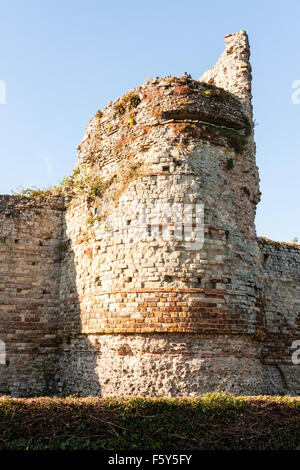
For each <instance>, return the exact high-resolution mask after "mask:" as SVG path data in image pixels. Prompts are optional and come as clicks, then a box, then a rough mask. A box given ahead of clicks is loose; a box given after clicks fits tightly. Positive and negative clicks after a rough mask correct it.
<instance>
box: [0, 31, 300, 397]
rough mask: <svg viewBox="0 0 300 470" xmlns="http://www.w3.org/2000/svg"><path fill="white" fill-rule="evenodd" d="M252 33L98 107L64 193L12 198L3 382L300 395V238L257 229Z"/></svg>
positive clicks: (4, 237) (41, 387)
mask: <svg viewBox="0 0 300 470" xmlns="http://www.w3.org/2000/svg"><path fill="white" fill-rule="evenodd" d="M249 56H250V50H249V44H248V39H247V35H246V33H245V32H243V31H242V32H239V33H236V34H234V35H228V36H227V37H226V50H225V52H224V54H223V55H222V56H221V58H220V60H219V61H218V62H217V64H216V66H214V67H212V69H210V70H209V71H208V72H207V73H206V74H204V76H203V77H202V79H201V81H197V80H193V79H192V78H191V77H190V76H189V75H187V74H185V75H184V76H182V77H165V78H157V79H154V80H152V79H150V80H148V81H147V82H146V83H145V84H144V85H141V86H140V87H137V88H136V89H133V90H131V91H130V92H128V93H126V94H125V95H124V96H122V97H121V98H119V99H118V100H116V101H115V102H114V103H110V104H109V105H108V106H107V108H105V109H104V110H102V111H99V112H98V113H97V114H96V116H95V117H93V118H92V119H91V121H90V122H89V124H88V126H87V128H86V133H85V136H84V138H83V140H82V142H81V143H80V145H79V147H78V162H77V165H76V169H75V171H74V173H73V175H72V176H71V177H70V178H69V179H68V180H67V182H66V183H65V186H64V188H63V195H62V196H60V197H58V196H57V197H55V196H52V197H50V196H47V197H43V198H34V199H26V198H17V197H10V196H3V197H1V199H0V216H1V221H2V223H1V226H0V228H1V233H0V274H1V283H0V297H1V303H0V340H3V341H5V343H6V345H7V364H2V365H0V384H1V385H0V392H1V393H11V394H13V395H23V396H24V395H29V394H34V393H42V392H45V390H47V389H48V390H50V389H52V391H53V390H57V391H58V392H59V393H79V394H81V395H102V396H109V395H117V396H122V395H145V396H153V395H175V396H180V395H195V394H199V393H204V392H208V391H213V390H216V389H220V390H227V391H230V392H232V393H236V394H261V393H270V394H287V393H291V394H297V393H300V388H299V366H296V365H294V364H293V363H292V361H291V354H292V349H291V348H292V342H293V341H294V340H295V339H297V338H299V333H298V332H299V303H300V301H299V290H300V279H299V272H300V270H299V267H300V266H299V262H300V260H299V252H300V251H299V249H298V248H297V247H296V246H293V245H289V246H288V245H286V246H282V245H280V244H278V243H275V242H270V241H267V240H262V239H257V237H256V232H255V223H254V220H255V212H256V205H257V203H258V202H259V199H260V191H259V178H258V170H257V166H256V161H255V143H254V136H253V121H252V105H251V66H250V63H249Z"/></svg>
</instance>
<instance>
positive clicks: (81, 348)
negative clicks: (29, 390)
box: [56, 244, 101, 396]
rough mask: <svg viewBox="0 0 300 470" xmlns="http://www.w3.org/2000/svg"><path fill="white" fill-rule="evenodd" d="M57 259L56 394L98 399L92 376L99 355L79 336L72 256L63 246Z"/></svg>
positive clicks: (79, 306)
mask: <svg viewBox="0 0 300 470" xmlns="http://www.w3.org/2000/svg"><path fill="white" fill-rule="evenodd" d="M61 257H62V268H61V287H60V297H61V322H60V324H61V331H60V334H61V344H60V346H59V348H58V356H57V372H56V386H57V390H58V392H59V394H60V395H63V396H66V395H70V394H76V395H78V396H89V395H90V396H91V395H92V396H101V386H100V384H99V378H98V376H97V374H96V372H95V369H96V367H97V355H98V354H99V351H98V350H97V348H96V347H94V346H93V345H92V343H91V341H90V340H89V338H88V336H87V335H84V334H81V331H82V325H81V302H80V299H79V294H78V291H77V285H76V278H77V275H78V274H77V272H76V263H75V253H74V251H73V249H72V248H71V247H69V246H67V244H65V245H63V244H62V249H61Z"/></svg>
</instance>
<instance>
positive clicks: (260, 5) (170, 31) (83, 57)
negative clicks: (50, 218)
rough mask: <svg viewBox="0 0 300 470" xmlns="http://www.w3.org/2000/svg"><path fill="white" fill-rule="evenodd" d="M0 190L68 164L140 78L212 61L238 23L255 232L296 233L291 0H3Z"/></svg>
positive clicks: (298, 8) (298, 37)
mask: <svg viewBox="0 0 300 470" xmlns="http://www.w3.org/2000/svg"><path fill="white" fill-rule="evenodd" d="M0 22H1V26H0V40H1V42H0V44H1V62H0V80H1V81H4V82H5V84H6V104H5V105H3V104H0V123H1V126H0V155H1V184H0V193H10V191H11V190H12V189H16V188H17V187H18V186H23V187H30V186H38V187H46V186H49V185H52V184H55V183H57V182H59V181H60V180H61V179H62V178H63V177H64V176H66V175H68V174H70V173H71V171H72V169H73V166H74V163H75V160H76V147H77V145H78V144H79V142H80V140H81V138H82V136H83V133H84V127H85V126H86V124H87V123H88V121H89V119H90V118H91V116H92V115H94V114H95V112H96V111H97V109H99V108H102V107H104V106H106V104H107V102H108V101H109V100H114V99H116V98H117V97H118V96H120V95H122V94H123V93H124V92H126V91H127V90H129V89H131V88H133V87H135V86H137V85H138V84H140V83H142V82H144V81H145V79H146V78H149V77H155V76H165V75H181V74H182V73H184V72H188V73H190V74H191V75H192V76H193V77H194V78H199V77H200V75H201V74H202V73H203V72H204V71H205V70H206V69H208V68H209V67H210V66H212V65H213V64H214V63H215V62H216V61H217V59H218V57H219V55H220V54H221V52H222V51H223V49H224V35H225V34H227V33H232V32H235V31H239V30H241V29H245V30H247V31H248V34H249V38H250V43H251V51H252V67H253V76H254V81H253V95H254V101H253V102H254V112H255V118H256V121H257V122H258V126H257V127H256V141H257V162H258V165H259V168H260V175H261V190H262V193H263V195H262V201H261V203H260V204H259V207H258V213H257V221H256V222H257V232H258V234H259V235H265V236H267V237H269V238H273V239H275V240H286V241H290V240H291V239H292V238H294V237H296V236H298V237H299V239H300V217H299V205H300V181H299V179H300V178H299V175H300V158H299V156H300V132H299V123H300V104H299V105H295V104H292V101H291V94H292V89H291V85H292V82H293V81H294V80H300V60H299V55H300V27H299V26H300V25H299V22H300V2H299V0H295V1H289V0H286V1H285V2H282V1H276V0H273V1H267V0H264V1H261V0H260V1H257V0H252V1H251V2H242V1H241V0H238V1H234V0H227V1H226V2H224V1H221V0H220V1H216V0H210V1H199V0H198V1H197V0H189V1H187V2H184V1H183V0H165V1H164V0H151V1H147V2H146V1H143V0H139V1H130V0H128V1H120V0H115V1H114V2H112V1H96V0H94V1H93V0H75V1H70V0H60V1H57V0H51V1H50V0H44V1H33V0H24V1H15V0H10V1H9V2H8V1H6V2H1V17H0Z"/></svg>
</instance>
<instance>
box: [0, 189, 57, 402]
mask: <svg viewBox="0 0 300 470" xmlns="http://www.w3.org/2000/svg"><path fill="white" fill-rule="evenodd" d="M61 232H62V200H61V198H59V197H52V198H51V199H49V200H47V201H45V200H43V199H38V200H30V199H26V198H19V197H15V196H1V197H0V279H1V284H0V339H1V340H2V341H4V342H5V345H6V364H1V365H0V393H5V394H12V395H14V396H26V395H31V394H33V393H43V392H44V393H45V392H46V390H47V389H48V388H50V387H51V388H53V374H54V358H55V352H56V346H57V339H58V319H59V317H58V315H59V282H60V248H59V247H60V245H59V243H60V238H61Z"/></svg>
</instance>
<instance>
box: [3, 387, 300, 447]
mask: <svg viewBox="0 0 300 470" xmlns="http://www.w3.org/2000/svg"><path fill="white" fill-rule="evenodd" d="M0 449H29V450H40V449H105V450H139V449H143V450H162V449H163V450H166V449H167V450H194V449H206V450H207V449H209V450H212V449H272V450H273V449H293V450H294V449H298V450H300V398H291V397H267V396H259V397H234V396H232V395H228V394H225V393H213V394H207V395H202V396H200V397H197V398H153V399H146V398H122V399H119V398H106V399H104V398H94V397H91V398H77V397H75V396H71V397H67V398H56V397H54V398H50V397H44V398H27V399H23V398H7V397H3V398H1V399H0Z"/></svg>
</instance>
